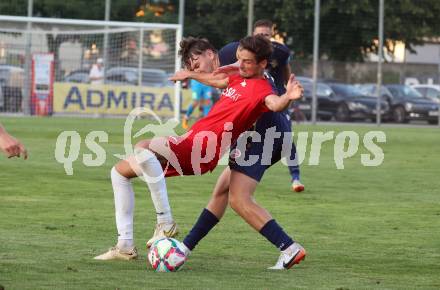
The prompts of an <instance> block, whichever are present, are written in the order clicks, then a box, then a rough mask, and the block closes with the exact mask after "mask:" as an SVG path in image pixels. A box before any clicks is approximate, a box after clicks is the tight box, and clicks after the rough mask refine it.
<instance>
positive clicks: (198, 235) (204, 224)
mask: <svg viewBox="0 0 440 290" xmlns="http://www.w3.org/2000/svg"><path fill="white" fill-rule="evenodd" d="M217 223H218V218H217V217H216V216H215V215H214V214H213V213H212V212H210V211H209V210H207V209H206V208H205V209H203V211H202V213H201V214H200V216H199V219H198V220H197V222H196V224H195V225H194V226H193V227H192V229H191V231H190V232H189V234H188V235H187V236H186V237H185V239H184V240H183V243H184V244H185V246H187V248H188V249H190V250H191V251H192V250H193V249H194V248H195V247H196V246H197V244H198V243H199V242H200V240H201V239H203V238H204V237H205V236H206V235H207V234H208V233H209V231H210V230H211V229H212V228H213V227H215V225H216V224H217Z"/></svg>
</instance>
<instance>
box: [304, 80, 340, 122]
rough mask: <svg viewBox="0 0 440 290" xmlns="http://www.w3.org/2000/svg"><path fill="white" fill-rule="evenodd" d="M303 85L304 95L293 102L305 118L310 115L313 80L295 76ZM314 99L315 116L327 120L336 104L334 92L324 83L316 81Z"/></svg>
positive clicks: (331, 115)
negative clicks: (315, 104) (315, 105)
mask: <svg viewBox="0 0 440 290" xmlns="http://www.w3.org/2000/svg"><path fill="white" fill-rule="evenodd" d="M296 79H297V80H299V81H300V83H301V84H302V86H303V87H304V97H303V98H302V99H301V100H299V101H298V102H296V103H295V105H297V106H298V108H299V109H300V110H301V111H302V112H303V114H304V115H305V116H306V118H307V119H310V118H311V115H312V90H313V80H312V79H310V78H306V77H296ZM316 101H317V111H316V115H317V118H319V119H321V120H324V121H329V120H331V118H332V117H333V115H334V113H335V112H336V108H337V105H338V101H337V98H335V93H334V92H333V90H332V89H331V88H330V87H329V86H328V85H326V84H324V83H321V82H318V83H317V87H316Z"/></svg>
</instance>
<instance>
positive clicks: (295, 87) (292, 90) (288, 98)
mask: <svg viewBox="0 0 440 290" xmlns="http://www.w3.org/2000/svg"><path fill="white" fill-rule="evenodd" d="M303 92H304V89H303V87H302V86H301V84H300V83H299V82H298V81H297V80H296V79H295V76H294V75H293V74H291V75H290V78H289V81H288V83H287V86H286V93H285V94H284V95H282V96H281V97H279V96H277V95H269V96H267V97H266V99H265V100H264V102H265V105H266V107H267V108H268V109H269V110H271V111H273V112H280V111H284V110H285V109H287V107H288V106H289V105H290V102H292V101H296V100H299V99H301V98H302V96H303Z"/></svg>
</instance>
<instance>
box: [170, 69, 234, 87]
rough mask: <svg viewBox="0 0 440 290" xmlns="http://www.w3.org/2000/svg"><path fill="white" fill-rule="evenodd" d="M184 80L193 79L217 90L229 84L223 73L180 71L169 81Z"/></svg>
mask: <svg viewBox="0 0 440 290" xmlns="http://www.w3.org/2000/svg"><path fill="white" fill-rule="evenodd" d="M186 79H193V80H196V81H198V82H201V83H203V84H205V85H208V86H211V87H215V88H219V89H224V88H226V87H227V86H228V83H229V77H228V76H227V75H226V74H223V73H220V74H213V73H198V72H194V71H189V70H180V71H178V72H176V73H175V74H174V75H173V76H172V77H170V80H171V81H184V80H186Z"/></svg>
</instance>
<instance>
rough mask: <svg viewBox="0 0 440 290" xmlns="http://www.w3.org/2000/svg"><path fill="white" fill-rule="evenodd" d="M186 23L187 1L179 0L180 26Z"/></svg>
mask: <svg viewBox="0 0 440 290" xmlns="http://www.w3.org/2000/svg"><path fill="white" fill-rule="evenodd" d="M184 21H185V0H179V24H180V25H182V29H183V22H184Z"/></svg>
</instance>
